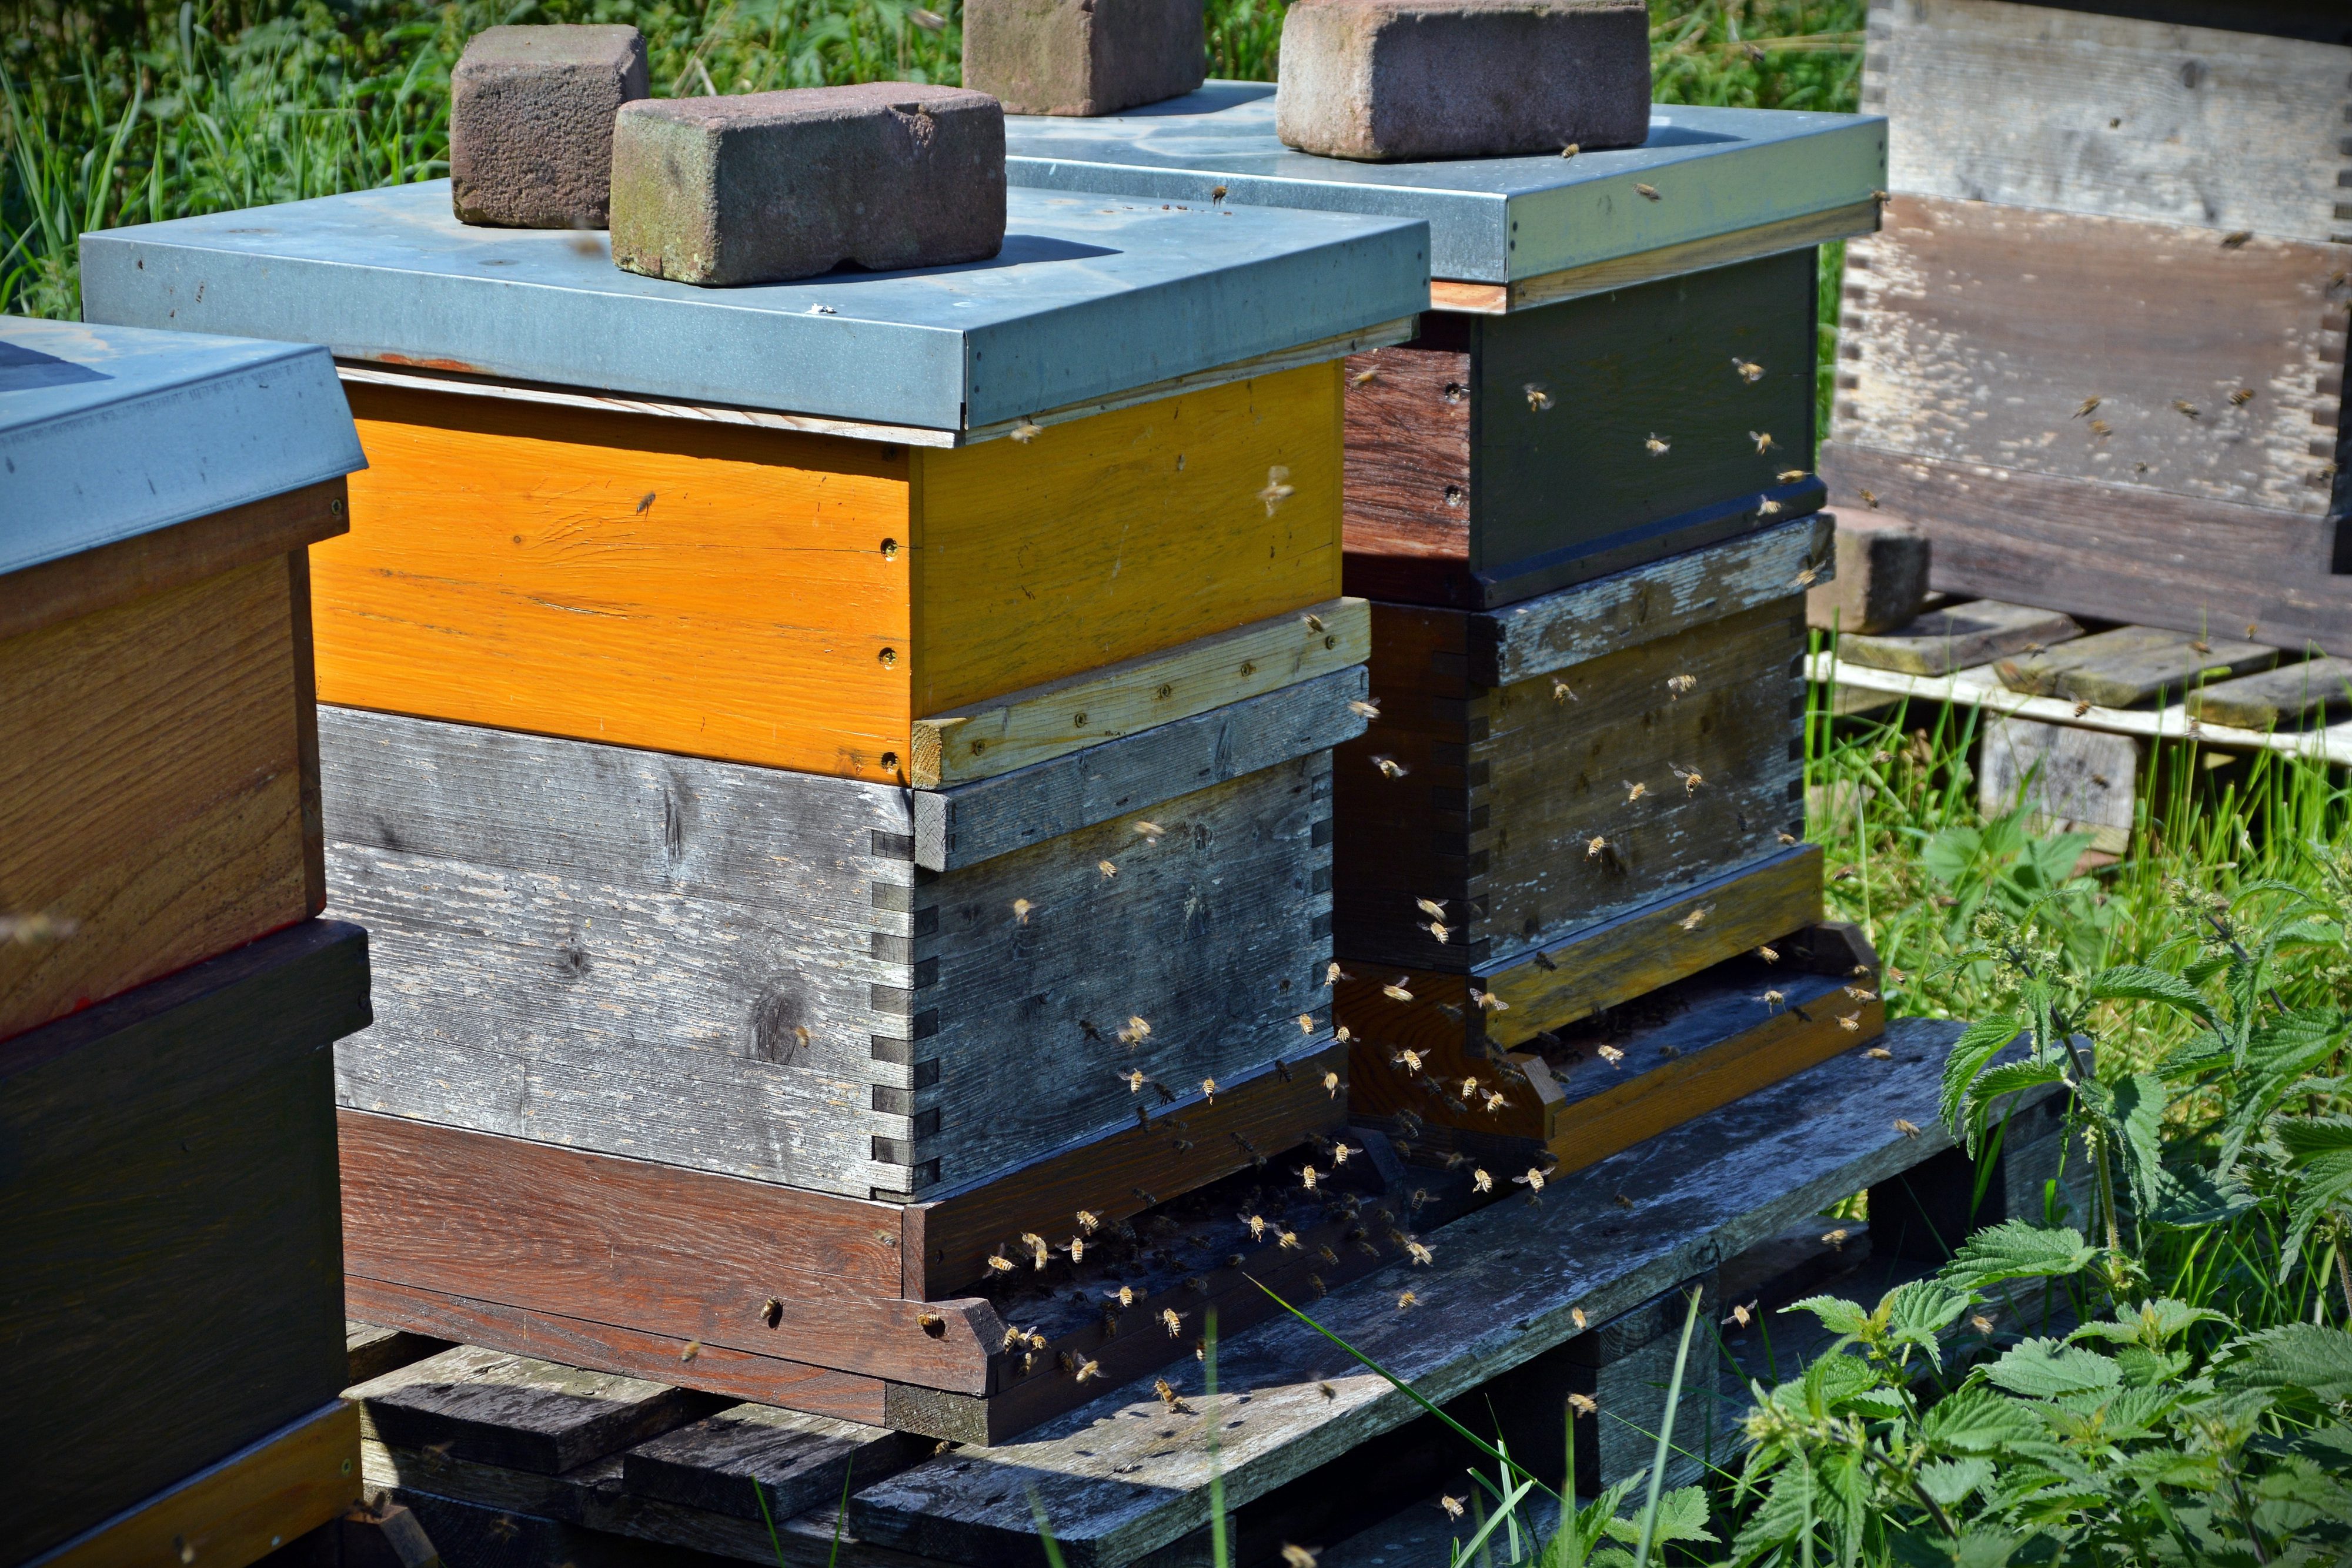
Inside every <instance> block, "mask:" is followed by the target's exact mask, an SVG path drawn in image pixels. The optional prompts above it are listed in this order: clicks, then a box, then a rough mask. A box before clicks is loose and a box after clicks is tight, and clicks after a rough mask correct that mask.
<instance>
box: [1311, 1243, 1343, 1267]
mask: <svg viewBox="0 0 2352 1568" xmlns="http://www.w3.org/2000/svg"><path fill="white" fill-rule="evenodd" d="M1315 1256H1317V1257H1318V1258H1320V1259H1322V1260H1323V1266H1324V1267H1325V1268H1327V1269H1336V1268H1338V1267H1339V1254H1338V1253H1337V1252H1334V1251H1332V1250H1331V1249H1330V1246H1329V1245H1328V1243H1326V1244H1325V1245H1323V1246H1320V1247H1318V1248H1316V1249H1315Z"/></svg>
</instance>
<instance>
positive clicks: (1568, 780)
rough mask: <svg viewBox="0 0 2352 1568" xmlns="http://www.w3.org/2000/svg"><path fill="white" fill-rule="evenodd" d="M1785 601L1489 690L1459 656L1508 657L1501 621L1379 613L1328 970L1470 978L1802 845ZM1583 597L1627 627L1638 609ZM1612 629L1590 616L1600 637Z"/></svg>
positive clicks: (1339, 801) (1693, 620)
mask: <svg viewBox="0 0 2352 1568" xmlns="http://www.w3.org/2000/svg"><path fill="white" fill-rule="evenodd" d="M1729 548H1732V547H1727V546H1718V547H1717V549H1729ZM1779 586H1780V592H1779V593H1778V594H1776V595H1775V596H1774V597H1773V598H1772V599H1770V600H1768V601H1764V602H1762V603H1760V604H1757V605H1756V606H1755V607H1753V608H1748V609H1743V610H1739V611H1738V612H1735V613H1731V614H1727V615H1725V616H1723V617H1722V618H1721V619H1717V620H1712V621H1700V620H1699V619H1698V618H1697V616H1696V614H1676V613H1673V612H1666V613H1664V614H1662V615H1661V616H1660V617H1659V619H1660V620H1661V621H1662V622H1664V631H1665V632H1667V633H1668V634H1666V635H1661V636H1654V637H1647V638H1642V639H1640V640H1636V641H1633V645H1631V646H1622V643H1621V644H1619V651H1616V652H1604V653H1599V655H1598V656H1595V657H1592V658H1591V659H1589V660H1587V661H1586V662H1583V663H1580V664H1559V665H1555V666H1553V667H1551V668H1549V669H1547V670H1546V671H1545V672H1544V673H1542V674H1530V675H1528V676H1525V677H1523V678H1520V679H1517V680H1514V681H1512V682H1510V683H1509V684H1507V685H1496V686H1482V685H1475V684H1474V683H1473V681H1472V680H1467V679H1465V676H1464V674H1463V670H1464V665H1465V659H1466V658H1467V657H1468V655H1467V653H1466V650H1467V649H1469V648H1470V647H1473V646H1485V647H1487V648H1494V647H1496V646H1497V645H1498V644H1499V645H1501V646H1505V647H1507V646H1508V637H1509V633H1508V632H1507V631H1504V630H1502V629H1498V628H1496V627H1495V626H1494V625H1492V624H1491V622H1492V620H1493V619H1495V618H1493V617H1482V616H1472V615H1469V614H1466V613H1465V612H1461V611H1448V610H1435V609H1426V608H1420V607H1412V606H1396V605H1382V606H1380V607H1379V610H1378V612H1377V615H1376V618H1375V624H1376V635H1375V640H1374V642H1375V653H1374V660H1373V665H1372V689H1373V693H1374V695H1375V696H1376V697H1377V698H1378V699H1379V701H1380V702H1381V716H1380V717H1379V718H1378V719H1376V720H1375V721H1374V722H1373V723H1372V724H1371V725H1370V727H1369V728H1368V729H1367V730H1366V732H1365V734H1364V735H1363V736H1362V737H1360V738H1359V739H1357V740H1354V741H1351V742H1349V744H1347V745H1345V746H1343V747H1339V749H1338V751H1337V752H1335V753H1334V757H1333V768H1334V774H1333V816H1334V832H1335V835H1336V854H1335V859H1334V863H1333V868H1332V876H1333V895H1332V911H1333V913H1332V929H1333V946H1334V948H1335V950H1336V952H1337V953H1338V955H1339V957H1340V958H1341V959H1342V960H1343V961H1355V962H1360V963H1362V964H1367V965H1373V964H1401V965H1406V966H1410V967H1414V968H1419V969H1427V970H1444V971H1453V972H1455V973H1465V972H1468V971H1470V970H1473V969H1477V968H1480V967H1483V966H1486V965H1490V964H1493V963H1498V962H1502V961H1505V960H1507V959H1509V958H1512V957H1514V956H1519V955H1524V954H1526V953H1528V952H1530V951H1532V950H1534V949H1536V948H1538V947H1541V946H1547V945H1549V944H1551V943H1555V942H1558V941H1560V940H1563V939H1566V938H1567V937H1569V936H1570V935H1571V934H1572V933H1574V932H1577V931H1580V930H1582V929H1586V928H1589V927H1591V926H1593V925H1598V924H1600V923H1601V922H1604V921H1606V920H1609V919H1611V918H1613V917H1615V916H1617V915H1623V914H1626V913H1629V912H1631V911H1633V910H1635V909H1638V908H1641V907H1643V906H1644V905H1646V904H1651V903H1654V902H1655V901H1656V900H1658V899H1661V898H1670V897H1673V896H1674V895H1675V894H1677V893H1679V892H1680V891H1682V890H1683V889H1685V888H1688V887H1692V886H1695V885H1696V884H1698V883H1703V882H1706V881H1708V880H1710V879H1712V878H1714V877H1716V876H1717V875H1719V874H1720V873H1722V871H1723V870H1724V869H1725V868H1726V867H1727V866H1730V865H1738V864H1740V863H1743V862H1753V861H1757V860H1760V859H1761V858H1763V857H1764V856H1765V855H1767V854H1769V853H1770V852H1772V850H1773V849H1774V847H1775V846H1776V845H1777V844H1779V843H1780V842H1783V841H1788V840H1789V839H1790V836H1791V835H1793V834H1795V833H1797V832H1800V831H1801V827H1800V826H1799V818H1800V816H1801V812H1800V811H1799V810H1798V809H1797V806H1796V805H1795V802H1796V800H1798V797H1799V792H1800V790H1801V779H1800V777H1799V776H1800V774H1801V770H1802V766H1803V765H1802V760H1801V757H1800V755H1799V752H1800V749H1801V747H1800V745H1799V737H1800V732H1801V722H1802V718H1801V715H1802V669H1801V664H1802V657H1803V653H1804V645H1805V644H1804V639H1805V626H1804V598H1803V593H1802V591H1801V589H1799V588H1797V587H1795V586H1794V585H1793V584H1792V583H1790V582H1789V581H1788V580H1782V581H1781V582H1780V585H1779ZM1564 592H1565V593H1567V594H1570V595H1575V596H1582V595H1584V594H1586V593H1587V591H1586V590H1580V589H1578V590H1567V591H1564ZM1594 597H1598V598H1602V600H1603V602H1604V605H1606V604H1608V601H1610V600H1612V599H1614V600H1616V601H1617V603H1618V604H1620V605H1623V606H1624V607H1625V608H1624V610H1623V612H1622V613H1623V616H1624V619H1626V620H1633V619H1635V618H1636V617H1637V615H1638V612H1639V608H1640V603H1641V596H1640V595H1639V594H1638V593H1634V592H1628V593H1624V594H1622V595H1608V596H1601V595H1595V596H1594ZM1658 597H1659V598H1661V599H1664V598H1665V597H1666V595H1665V594H1664V593H1661V594H1660V595H1659V596H1658ZM1615 607H1616V606H1613V605H1612V606H1610V608H1615ZM1611 619H1612V618H1611V617H1608V616H1606V615H1605V614H1604V615H1602V616H1597V617H1596V620H1597V621H1599V622H1600V625H1599V626H1598V627H1596V629H1595V632H1594V633H1593V635H1594V637H1595V639H1596V640H1598V639H1599V638H1601V636H1602V635H1604V634H1605V632H1606V631H1607V629H1608V627H1609V624H1610V621H1611ZM1565 621H1566V617H1565V616H1560V617H1554V618H1552V619H1551V624H1552V625H1554V626H1559V625H1561V624H1564V623H1565ZM1643 630H1646V628H1644V629H1643ZM1635 635H1636V636H1637V637H1638V636H1639V633H1636V634H1635ZM1559 640H1561V641H1567V640H1568V639H1566V638H1564V637H1563V638H1560V639H1559ZM1497 662H1500V661H1499V659H1498V660H1497ZM1513 662H1514V663H1521V664H1524V663H1532V662H1533V661H1531V660H1525V659H1518V660H1515V661H1513ZM1383 759H1386V760H1387V761H1388V762H1389V763H1390V765H1391V767H1392V768H1393V767H1402V768H1403V769H1404V772H1403V774H1402V776H1401V777H1400V776H1396V775H1394V774H1393V773H1391V771H1389V770H1388V769H1385V768H1382V767H1381V762H1382V760H1383ZM1424 900H1425V901H1427V902H1429V903H1432V904H1437V905H1439V906H1440V909H1441V911H1442V913H1439V914H1437V915H1431V914H1430V913H1429V912H1428V911H1427V910H1425V909H1423V907H1422V901H1424ZM1790 924H1793V922H1788V923H1783V925H1780V926H1779V927H1776V928H1775V929H1774V930H1773V931H1772V932H1770V933H1769V935H1778V934H1779V933H1780V930H1783V929H1786V928H1787V926H1788V925H1790Z"/></svg>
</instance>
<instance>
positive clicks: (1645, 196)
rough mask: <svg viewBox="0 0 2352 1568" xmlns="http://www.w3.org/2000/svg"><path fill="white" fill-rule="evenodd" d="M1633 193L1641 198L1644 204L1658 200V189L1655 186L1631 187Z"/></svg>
mask: <svg viewBox="0 0 2352 1568" xmlns="http://www.w3.org/2000/svg"><path fill="white" fill-rule="evenodd" d="M1633 193H1634V194H1635V195H1637V196H1639V197H1641V198H1642V200H1643V201H1645V202H1654V201H1657V200H1659V199H1660V197H1659V195H1658V188H1657V187H1656V186H1655V185H1636V186H1634V187H1633Z"/></svg>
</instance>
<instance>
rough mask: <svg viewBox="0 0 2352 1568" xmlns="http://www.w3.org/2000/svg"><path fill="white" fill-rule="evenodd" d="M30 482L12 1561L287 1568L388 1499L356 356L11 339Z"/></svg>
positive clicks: (113, 340)
mask: <svg viewBox="0 0 2352 1568" xmlns="http://www.w3.org/2000/svg"><path fill="white" fill-rule="evenodd" d="M227 433H235V434H227ZM0 459H5V468H6V470H7V472H8V476H9V478H8V499H9V507H10V512H11V517H10V527H9V528H8V530H7V532H6V535H5V538H0V736H5V737H6V740H5V743H0V1148H5V1149H6V1151H7V1154H6V1156H5V1159H0V1258H5V1259H6V1260H7V1262H6V1264H5V1267H0V1338H5V1341H6V1343H8V1344H9V1345H10V1346H11V1347H12V1351H11V1363H10V1397H9V1421H8V1423H7V1431H6V1433H5V1436H0V1470H5V1472H6V1474H7V1476H8V1480H7V1483H6V1484H5V1486H0V1560H5V1561H6V1562H8V1563H41V1564H45V1565H49V1564H54V1565H59V1568H63V1565H68V1564H70V1565H73V1568H83V1565H89V1568H101V1565H106V1564H112V1563H147V1562H152V1563H163V1562H168V1561H173V1560H174V1559H176V1560H180V1561H188V1562H193V1561H196V1560H198V1559H199V1558H201V1559H202V1560H203V1561H205V1562H207V1563H226V1564H231V1565H236V1564H243V1563H251V1562H254V1561H256V1560H257V1559H258V1558H260V1557H261V1556H263V1555H264V1554H266V1553H268V1552H270V1551H272V1550H273V1549H275V1548H277V1547H278V1546H280V1545H282V1544H284V1543H286V1542H291V1541H293V1540H295V1539H296V1538H298V1537H299V1536H301V1535H303V1534H305V1533H306V1532H309V1531H312V1530H313V1529H314V1528H316V1527H317V1526H319V1525H320V1524H322V1523H324V1522H325V1521H329V1520H331V1519H332V1518H333V1517H335V1515H337V1514H339V1513H340V1512H341V1511H343V1510H344V1509H345V1508H346V1507H348V1506H349V1505H350V1503H351V1502H352V1500H354V1499H355V1498H356V1497H357V1495H358V1491H359V1475H358V1435H359V1423H358V1414H357V1412H356V1410H354V1409H353V1408H352V1407H351V1406H347V1405H345V1404H343V1403H342V1402H341V1400H340V1398H339V1397H338V1391H339V1390H340V1388H341V1386H342V1385H343V1382H344V1381H345V1379H344V1376H343V1370H344V1369H343V1365H342V1360H341V1354H340V1349H339V1346H338V1343H337V1341H336V1338H335V1333H336V1324H337V1322H338V1321H339V1320H340V1318H341V1293H342V1282H341V1244H340V1235H339V1230H338V1225H337V1218H336V1201H335V1192H336V1166H335V1140H334V1122H333V1107H334V1085H333V1075H332V1066H331V1053H330V1048H331V1046H332V1045H333V1043H334V1041H335V1040H337V1039H339V1038H341V1037H342V1036H344V1035H348V1034H351V1033H352V1032H353V1031H355V1030H361V1029H363V1028H365V1027H366V1025H367V1022H368V963H367V943H366V937H365V935H364V933H362V932H361V931H360V930H359V929H358V928H356V927H354V926H352V925H343V924H341V923H337V922H330V921H323V920H320V919H317V918H315V916H316V915H318V913H319V911H320V907H321V905H322V904H323V903H324V900H325V892H326V888H325V877H324V874H323V865H322V849H323V836H322V833H321V827H320V810H319V761H318V737H317V731H316V728H315V725H314V722H313V713H312V705H311V694H310V616H309V603H308V598H307V593H308V581H309V577H308V569H307V560H308V558H307V550H308V547H309V546H310V545H311V544H313V543H314V542H317V541H319V540H321V539H324V538H329V537H331V536H332V535H335V534H339V533H341V531H342V529H343V528H344V526H345V517H344V509H343V508H344V500H343V486H344V481H343V476H344V475H345V474H346V473H348V472H349V471H351V470H352V469H353V468H356V467H357V466H359V465H360V462H361V457H360V450H359V445H358V443H357V442H356V441H355V440H354V439H353V435H352V424H351V418H350V415H349V414H348V413H347V412H346V411H345V410H344V407H343V404H342V399H341V394H340V392H339V391H338V389H337V387H336V384H335V380H334V369H333V365H332V363H331V361H330V360H329V359H328V356H327V354H326V352H325V350H320V349H302V348H297V347H292V346H289V345H287V344H283V343H265V342H253V341H244V340H224V339H217V338H215V339H203V338H194V337H190V336H187V335H184V334H180V333H164V332H145V331H136V330H126V329H105V328H87V327H83V326H80V325H79V324H70V325H68V324H60V323H55V322H47V321H26V320H19V319H14V318H8V319H0ZM132 1412H135V1415H132V1414H131V1413H132Z"/></svg>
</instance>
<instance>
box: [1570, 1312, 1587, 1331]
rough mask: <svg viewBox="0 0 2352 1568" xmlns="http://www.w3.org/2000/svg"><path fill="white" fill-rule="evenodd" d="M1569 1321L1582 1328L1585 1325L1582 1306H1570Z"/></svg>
mask: <svg viewBox="0 0 2352 1568" xmlns="http://www.w3.org/2000/svg"><path fill="white" fill-rule="evenodd" d="M1568 1321H1569V1322H1572V1323H1574V1324H1575V1325H1576V1326H1577V1327H1578V1328H1582V1327H1583V1326H1584V1309H1583V1308H1582V1307H1570V1308H1569V1309H1568Z"/></svg>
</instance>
